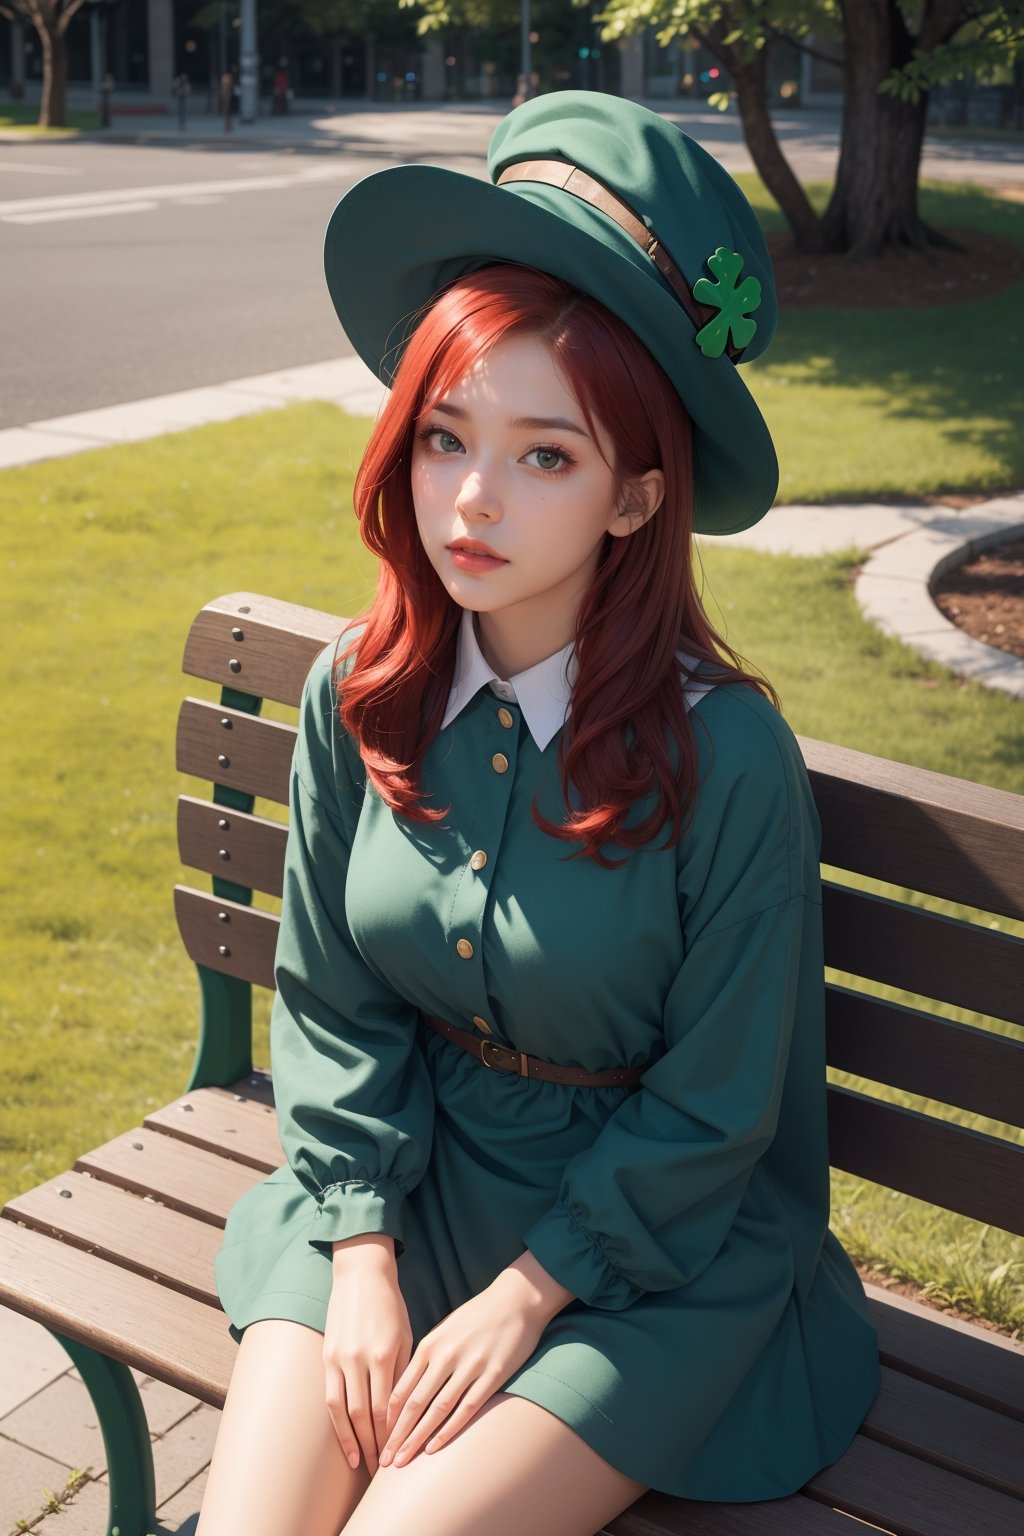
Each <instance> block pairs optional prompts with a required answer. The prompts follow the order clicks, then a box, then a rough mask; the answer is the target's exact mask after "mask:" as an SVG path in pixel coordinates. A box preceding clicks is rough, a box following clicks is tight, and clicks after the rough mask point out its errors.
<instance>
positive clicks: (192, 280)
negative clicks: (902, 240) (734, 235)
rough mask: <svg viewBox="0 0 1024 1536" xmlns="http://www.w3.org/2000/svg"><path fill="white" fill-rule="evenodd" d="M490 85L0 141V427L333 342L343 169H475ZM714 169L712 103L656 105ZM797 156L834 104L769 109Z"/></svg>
mask: <svg viewBox="0 0 1024 1536" xmlns="http://www.w3.org/2000/svg"><path fill="white" fill-rule="evenodd" d="M506 109H507V103H504V102H500V103H489V104H476V103H473V104H469V103H467V104H461V105H458V106H441V107H419V106H413V107H397V108H396V107H378V108H362V107H361V108H360V109H359V110H353V111H351V112H347V113H344V114H340V115H338V116H333V117H329V118H319V119H308V118H287V119H281V118H278V119H272V118H264V119H261V120H260V121H259V122H258V123H256V124H254V125H252V126H251V127H249V128H245V129H241V130H238V131H236V132H235V133H233V134H232V135H230V136H227V135H224V133H223V131H222V128H221V125H220V123H219V121H217V120H215V119H210V118H207V119H202V118H199V119H193V121H192V122H191V124H190V127H189V131H188V133H187V134H185V135H182V134H180V133H179V132H178V130H177V129H176V128H175V127H174V125H173V124H171V123H167V124H164V123H161V122H159V121H157V122H155V123H153V122H147V123H144V124H143V126H141V127H135V126H132V127H126V126H124V125H119V127H118V129H117V130H116V132H115V135H114V136H113V138H112V139H110V140H107V141H96V140H94V139H87V140H75V141H65V142H63V143H42V142H37V143H25V142H21V143H13V142H2V143H0V293H2V294H3V295H4V316H3V339H4V345H3V347H2V348H0V426H3V427H11V426H19V425H24V424H25V423H27V422H30V421H34V420H38V419H40V418H49V417H53V416H58V415H62V414H64V413H66V412H71V411H77V410H83V409H87V408H89V407H95V406H103V405H113V404H117V403H119V402H122V401H126V400H133V399H139V398H142V397H145V396H149V395H153V394H163V393H165V392H167V391H171V390H179V389H187V388H190V387H195V386H198V385H202V384H215V383H220V382H223V381H224V380H227V379H231V378H235V377H238V376H241V375H251V374H256V373H261V372H268V371H271V370H275V369H280V368H283V367H290V366H294V365H297V364H303V363H313V362H320V361H324V360H327V359H329V358H333V357H338V356H342V355H346V354H348V353H349V352H350V350H351V349H350V348H349V345H348V343H347V341H346V339H345V337H344V335H343V334H342V332H341V330H340V328H339V326H338V323H337V320H336V318H335V315H334V311H333V309H332V308H331V305H330V302H329V299H328V297H327V291H326V288H325V285H324V280H323V273H322V267H321V248H322V240H323V230H324V226H325V224H326V222H327V218H328V216H329V214H330V211H331V209H332V208H333V206H334V204H335V203H336V202H337V200H338V198H339V197H340V196H341V195H342V193H343V192H344V191H345V190H346V188H347V187H349V186H351V185H352V184H353V183H354V182H355V181H357V180H359V179H360V178H361V177H362V176H364V175H367V174H369V173H370V172H371V171H374V170H379V169H381V168H382V167H384V166H386V165H389V164H394V163H396V162H398V161H406V160H411V159H420V160H424V161H427V162H429V163H436V164H444V165H447V166H450V167H451V168H453V169H457V170H462V171H466V172H468V173H470V174H479V175H482V174H484V155H485V151H486V145H487V141H488V139H489V137H490V135H491V133H492V132H493V129H494V126H495V124H496V122H497V121H498V119H499V118H500V116H501V115H502V114H503V112H504V111H505V110H506ZM669 115H670V116H672V117H673V118H674V119H675V120H677V121H678V122H679V123H680V125H681V126H683V127H684V128H685V129H686V130H687V132H689V133H691V134H693V135H694V137H696V138H698V139H700V140H701V142H702V143H704V144H705V145H706V146H707V147H708V148H709V149H710V150H711V151H712V152H713V153H714V154H716V155H717V156H718V157H719V158H720V159H721V160H722V162H723V163H724V164H725V165H726V166H727V167H728V168H729V169H730V170H744V169H748V168H749V166H750V161H749V157H748V155H747V152H746V148H745V146H744V144H743V142H742V138H741V135H740V130H739V125H738V122H737V121H736V119H735V118H734V117H732V116H729V115H725V116H723V115H722V114H720V113H717V112H712V111H708V110H706V109H703V108H700V107H693V108H689V107H681V108H679V109H678V110H673V111H671V112H670V113H669ZM777 127H778V130H779V132H780V135H781V136H782V138H783V141H784V143H785V145H786V148H787V152H788V153H789V155H790V158H791V160H792V162H793V163H794V165H795V167H796V169H797V171H798V173H799V174H800V175H801V176H804V177H822V178H825V177H828V176H829V175H831V173H832V170H833V167H834V164H835V157H836V152H837V143H838V120H837V117H836V115H835V114H834V113H824V112H821V113H819V112H794V113H790V114H786V115H781V116H780V117H779V118H778V119H777ZM924 169H925V174H927V175H933V176H942V177H946V178H951V179H955V180H973V181H978V182H983V183H987V184H998V185H1008V184H1014V185H1017V186H1020V187H1024V164H1022V157H1021V155H1020V150H1019V145H1017V144H1009V145H1005V144H1000V143H998V142H994V143H988V142H979V141H974V142H971V143H969V144H965V143H964V142H963V141H945V142H937V141H932V142H930V144H929V147H928V152H927V155H926V158H925V166H924Z"/></svg>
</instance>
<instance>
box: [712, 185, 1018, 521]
mask: <svg viewBox="0 0 1024 1536" xmlns="http://www.w3.org/2000/svg"><path fill="white" fill-rule="evenodd" d="M737 180H738V181H739V182H740V183H741V184H742V186H743V190H744V191H745V193H746V195H747V196H748V198H749V199H750V200H751V202H752V203H753V204H754V206H755V208H756V210H757V213H758V216H759V218H760V219H761V221H762V223H763V225H764V226H765V228H767V229H769V230H779V229H782V228H784V224H783V221H782V217H781V215H780V214H779V213H778V211H777V210H776V209H775V206H774V204H773V203H772V202H771V200H770V198H769V196H768V194H767V192H766V191H765V189H764V187H763V186H762V185H761V183H760V181H759V180H758V179H757V178H756V177H754V176H740V177H737ZM808 191H809V193H810V194H811V198H812V201H813V202H814V203H815V204H816V205H817V206H818V207H822V206H823V205H824V203H825V202H826V200H827V195H828V188H827V187H824V186H821V185H815V186H813V187H810V188H808ZM921 212H922V214H923V216H924V218H925V219H927V220H928V221H929V222H930V223H931V224H933V225H936V226H938V227H940V228H942V227H946V226H953V227H960V228H962V229H976V230H983V231H985V232H986V233H990V234H996V235H1002V236H1003V237H1005V238H1006V239H1010V240H1017V241H1019V242H1021V243H1022V244H1024V203H1015V202H1010V201H1008V200H1006V199H1003V198H998V197H994V196H992V195H991V194H989V193H986V192H984V191H981V190H979V189H977V188H973V187H962V186H958V185H954V184H948V183H940V182H926V183H924V185H923V187H922V191H921ZM811 259H812V258H808V260H811ZM835 280H836V288H837V292H836V303H837V304H840V305H841V303H842V286H841V285H842V264H841V261H840V262H839V263H837V271H836V277H835ZM978 295H979V296H978V298H977V299H975V300H974V301H973V302H971V303H966V304H956V305H948V306H942V307H939V308H919V309H898V308H892V309H886V308H879V309H877V310H864V309H847V310H844V309H841V308H838V309H829V310H825V309H790V310H786V311H784V312H783V314H782V316H781V319H780V321H779V328H778V331H777V333H776V336H775V340H774V341H773V343H772V345H771V347H770V348H769V350H768V352H767V354H766V355H765V357H764V358H759V359H757V360H756V361H754V362H753V363H751V364H750V365H749V367H748V368H745V369H744V377H745V378H746V380H747V382H748V384H749V387H750V389H751V390H752V392H753V394H754V395H755V396H756V398H757V401H758V404H759V405H760V407H761V410H762V411H763V413H764V416H765V419H766V421H767V422H768V425H769V427H770V428H771V430H772V435H773V437H774V438H775V442H776V445H777V447H778V452H779V464H780V467H781V476H780V482H779V500H780V501H829V500H831V501H849V500H862V499H867V498H878V497H897V498H900V497H915V496H921V495H925V494H936V493H942V492H944V491H953V490H960V491H979V492H984V493H990V494H992V495H997V494H998V493H999V492H1000V491H1005V490H1009V489H1016V488H1018V487H1019V486H1020V485H1022V484H1024V432H1022V431H1021V422H1022V421H1024V368H1022V367H1021V361H1020V359H1021V351H1022V347H1024V284H1018V285H1017V286H1016V287H1014V288H1011V289H1009V290H1007V291H1005V292H1003V293H1001V294H995V295H994V296H992V297H985V284H984V282H983V281H982V279H981V278H979V280H978ZM879 302H880V304H882V305H884V303H885V294H884V292H882V293H880V295H879Z"/></svg>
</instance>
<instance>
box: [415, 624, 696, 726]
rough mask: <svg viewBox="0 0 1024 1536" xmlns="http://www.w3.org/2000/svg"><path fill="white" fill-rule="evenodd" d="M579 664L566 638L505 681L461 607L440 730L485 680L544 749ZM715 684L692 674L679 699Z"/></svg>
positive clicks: (691, 660)
mask: <svg viewBox="0 0 1024 1536" xmlns="http://www.w3.org/2000/svg"><path fill="white" fill-rule="evenodd" d="M676 656H677V657H678V659H679V660H680V661H681V662H682V663H683V665H684V666H685V667H686V668H687V670H688V671H691V672H692V671H694V670H695V669H696V667H697V666H698V661H697V658H696V657H695V656H691V655H689V654H688V652H686V651H677V652H676ZM579 670H580V668H579V662H578V661H577V660H576V655H575V650H574V645H573V642H572V641H571V640H570V642H569V644H568V645H563V647H562V649H561V650H560V651H556V652H555V654H554V655H553V656H548V657H546V658H545V659H544V661H538V662H537V665H536V666H534V667H527V669H526V671H525V672H517V673H516V674H515V676H514V677H510V678H509V679H508V681H507V682H506V681H505V679H504V678H500V677H499V676H498V674H497V673H496V672H495V670H494V668H493V667H492V666H491V665H490V663H489V662H488V661H486V659H485V658H484V654H483V652H482V651H481V649H480V643H479V641H478V640H477V638H476V625H475V624H474V623H473V614H472V612H471V610H470V609H469V608H463V610H462V620H461V623H460V624H459V633H458V638H457V640H456V649H455V680H454V682H453V683H452V691H451V693H450V694H449V695H448V708H447V709H446V710H445V716H444V719H443V720H442V721H441V729H442V730H444V728H445V726H446V725H451V723H452V721H453V720H454V719H455V718H456V717H457V716H458V715H461V713H462V711H463V710H464V709H465V707H466V705H467V704H468V703H469V701H470V699H473V698H475V697H476V695H477V694H478V693H479V692H480V689H481V688H482V687H483V686H484V684H485V683H486V684H489V686H490V688H491V691H492V693H495V694H496V695H497V696H498V698H499V699H505V700H506V701H507V702H508V703H511V704H518V705H519V707H520V709H521V710H522V711H523V719H524V720H525V721H526V724H527V727H528V729H529V732H530V735H531V736H532V737H533V739H534V741H535V742H536V743H537V746H538V747H539V748H540V750H541V751H542V752H543V751H544V748H545V747H546V746H547V744H548V742H549V741H550V740H551V738H552V737H553V736H555V735H557V733H558V732H559V731H560V730H561V729H562V726H563V725H564V724H565V722H566V719H567V718H568V714H569V705H570V702H571V699H572V689H573V684H574V683H575V681H576V678H577V675H578V674H579ZM714 686H715V685H714V683H702V682H697V681H696V680H695V679H693V678H691V679H690V680H689V681H688V682H687V683H686V684H685V685H684V687H683V704H684V706H685V707H686V709H687V710H690V709H692V708H693V706H694V704H696V702H697V700H698V699H701V698H703V697H704V695H705V694H706V693H710V692H711V689H712V688H713V687H714Z"/></svg>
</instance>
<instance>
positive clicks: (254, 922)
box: [174, 885, 280, 988]
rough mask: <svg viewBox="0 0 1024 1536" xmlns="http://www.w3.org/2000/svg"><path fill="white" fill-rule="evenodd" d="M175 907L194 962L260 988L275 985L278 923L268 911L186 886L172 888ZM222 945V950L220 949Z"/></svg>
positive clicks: (187, 948)
mask: <svg viewBox="0 0 1024 1536" xmlns="http://www.w3.org/2000/svg"><path fill="white" fill-rule="evenodd" d="M174 911H175V915H176V917H177V919H178V929H179V932H180V933H181V937H182V940H183V942H184V945H185V949H186V951H187V952H188V956H189V958H190V959H191V960H194V961H195V963H196V965H205V966H208V967H209V968H210V970H213V971H222V972H223V973H224V974H225V975H227V976H240V977H241V978H242V980H243V981H252V982H255V983H256V985H257V986H259V987H271V988H272V987H273V986H274V951H275V949H276V948H277V930H278V927H279V926H280V924H279V919H278V918H277V917H275V916H274V915H273V913H270V912H261V911H259V909H258V908H256V907H246V906H242V904H241V903H240V902H237V901H226V900H224V898H223V897H220V896H211V895H209V893H208V892H206V891H194V890H191V889H190V888H189V887H188V886H185V885H176V886H175V887H174ZM221 913H223V914H224V916H223V917H222V916H221ZM222 949H223V950H226V951H227V953H226V954H222V953H221V950H222Z"/></svg>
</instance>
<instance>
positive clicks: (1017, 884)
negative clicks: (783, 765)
mask: <svg viewBox="0 0 1024 1536" xmlns="http://www.w3.org/2000/svg"><path fill="white" fill-rule="evenodd" d="M797 740H798V742H799V743H800V749H801V751H802V752H803V756H804V761H805V763H806V764H807V769H808V775H809V777H810V780H811V787H812V789H813V791H814V800H815V804H816V805H817V807H818V813H819V815H820V816H821V820H822V850H821V857H822V859H823V861H824V862H825V863H826V864H834V865H836V866H837V867H838V868H840V869H851V870H856V871H857V873H858V874H862V875H871V876H873V877H874V878H875V879H877V880H887V881H889V882H890V883H892V884H893V885H898V886H902V887H904V888H910V889H912V890H915V891H925V892H927V893H928V894H929V895H932V896H940V897H943V898H944V899H946V900H948V901H958V902H963V903H964V904H965V905H967V906H972V907H980V908H981V910H982V911H983V912H995V913H998V914H1000V915H1001V916H1004V917H1016V918H1024V885H1022V882H1021V877H1020V872H1021V870H1022V869H1024V797H1022V796H1021V795H1016V794H1013V793H1012V792H1011V791H1008V790H1005V789H993V788H991V787H990V786H988V785H984V784H974V783H971V782H970V781H969V780H967V779H956V778H952V777H949V776H947V775H946V774H942V773H935V772H933V771H932V770H931V769H928V768H916V767H913V766H911V765H910V764H909V763H895V762H891V761H890V760H889V759H888V758H884V757H872V756H871V755H870V754H869V753H867V752H856V751H854V750H853V749H852V748H850V747H839V746H836V745H835V743H834V742H827V741H817V740H815V739H814V738H813V737H808V736H798V737H797Z"/></svg>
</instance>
